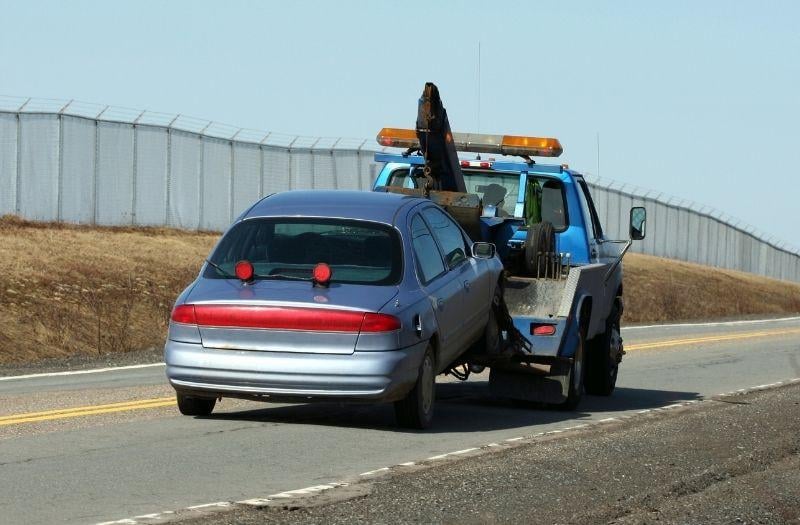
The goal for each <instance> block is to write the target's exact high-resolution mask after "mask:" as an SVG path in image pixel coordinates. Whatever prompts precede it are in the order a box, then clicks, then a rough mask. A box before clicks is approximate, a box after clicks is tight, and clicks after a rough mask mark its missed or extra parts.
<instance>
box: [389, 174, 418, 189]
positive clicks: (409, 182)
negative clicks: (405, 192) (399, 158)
mask: <svg viewBox="0 0 800 525" xmlns="http://www.w3.org/2000/svg"><path fill="white" fill-rule="evenodd" d="M410 173H411V172H410V170H408V169H399V170H394V171H393V172H392V173H391V174H390V175H389V186H393V187H395V188H415V187H416V185H415V184H414V179H413V178H412V177H411V175H410Z"/></svg>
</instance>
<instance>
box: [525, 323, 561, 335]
mask: <svg viewBox="0 0 800 525" xmlns="http://www.w3.org/2000/svg"><path fill="white" fill-rule="evenodd" d="M555 333H556V325H554V324H541V323H531V335H555Z"/></svg>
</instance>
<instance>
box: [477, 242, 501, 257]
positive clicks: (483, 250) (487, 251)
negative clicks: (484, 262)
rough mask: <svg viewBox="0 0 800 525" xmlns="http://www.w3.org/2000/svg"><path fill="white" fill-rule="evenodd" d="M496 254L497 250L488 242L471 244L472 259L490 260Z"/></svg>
mask: <svg viewBox="0 0 800 525" xmlns="http://www.w3.org/2000/svg"><path fill="white" fill-rule="evenodd" d="M495 253H497V248H495V246H494V244H492V243H490V242H473V243H472V257H474V258H475V259H491V258H492V257H494V255H495Z"/></svg>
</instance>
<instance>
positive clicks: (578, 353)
mask: <svg viewBox="0 0 800 525" xmlns="http://www.w3.org/2000/svg"><path fill="white" fill-rule="evenodd" d="M586 329H587V326H586V325H585V324H583V323H581V327H580V329H579V330H578V347H577V348H576V349H575V356H574V357H573V359H572V364H571V365H570V369H569V389H568V390H567V398H566V399H565V400H564V401H563V402H562V403H560V404H558V405H556V408H558V409H559V410H575V409H576V408H578V405H579V404H580V402H581V398H582V397H583V382H584V371H585V370H586Z"/></svg>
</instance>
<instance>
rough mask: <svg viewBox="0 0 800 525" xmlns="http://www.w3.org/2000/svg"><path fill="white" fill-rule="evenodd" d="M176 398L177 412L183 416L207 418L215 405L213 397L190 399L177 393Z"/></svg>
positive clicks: (215, 401)
mask: <svg viewBox="0 0 800 525" xmlns="http://www.w3.org/2000/svg"><path fill="white" fill-rule="evenodd" d="M177 398H178V410H180V412H181V414H183V415H184V416H208V415H210V414H211V412H212V411H213V410H214V405H216V404H217V399H216V398H214V397H191V396H187V395H186V394H181V393H180V392H178V393H177Z"/></svg>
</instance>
